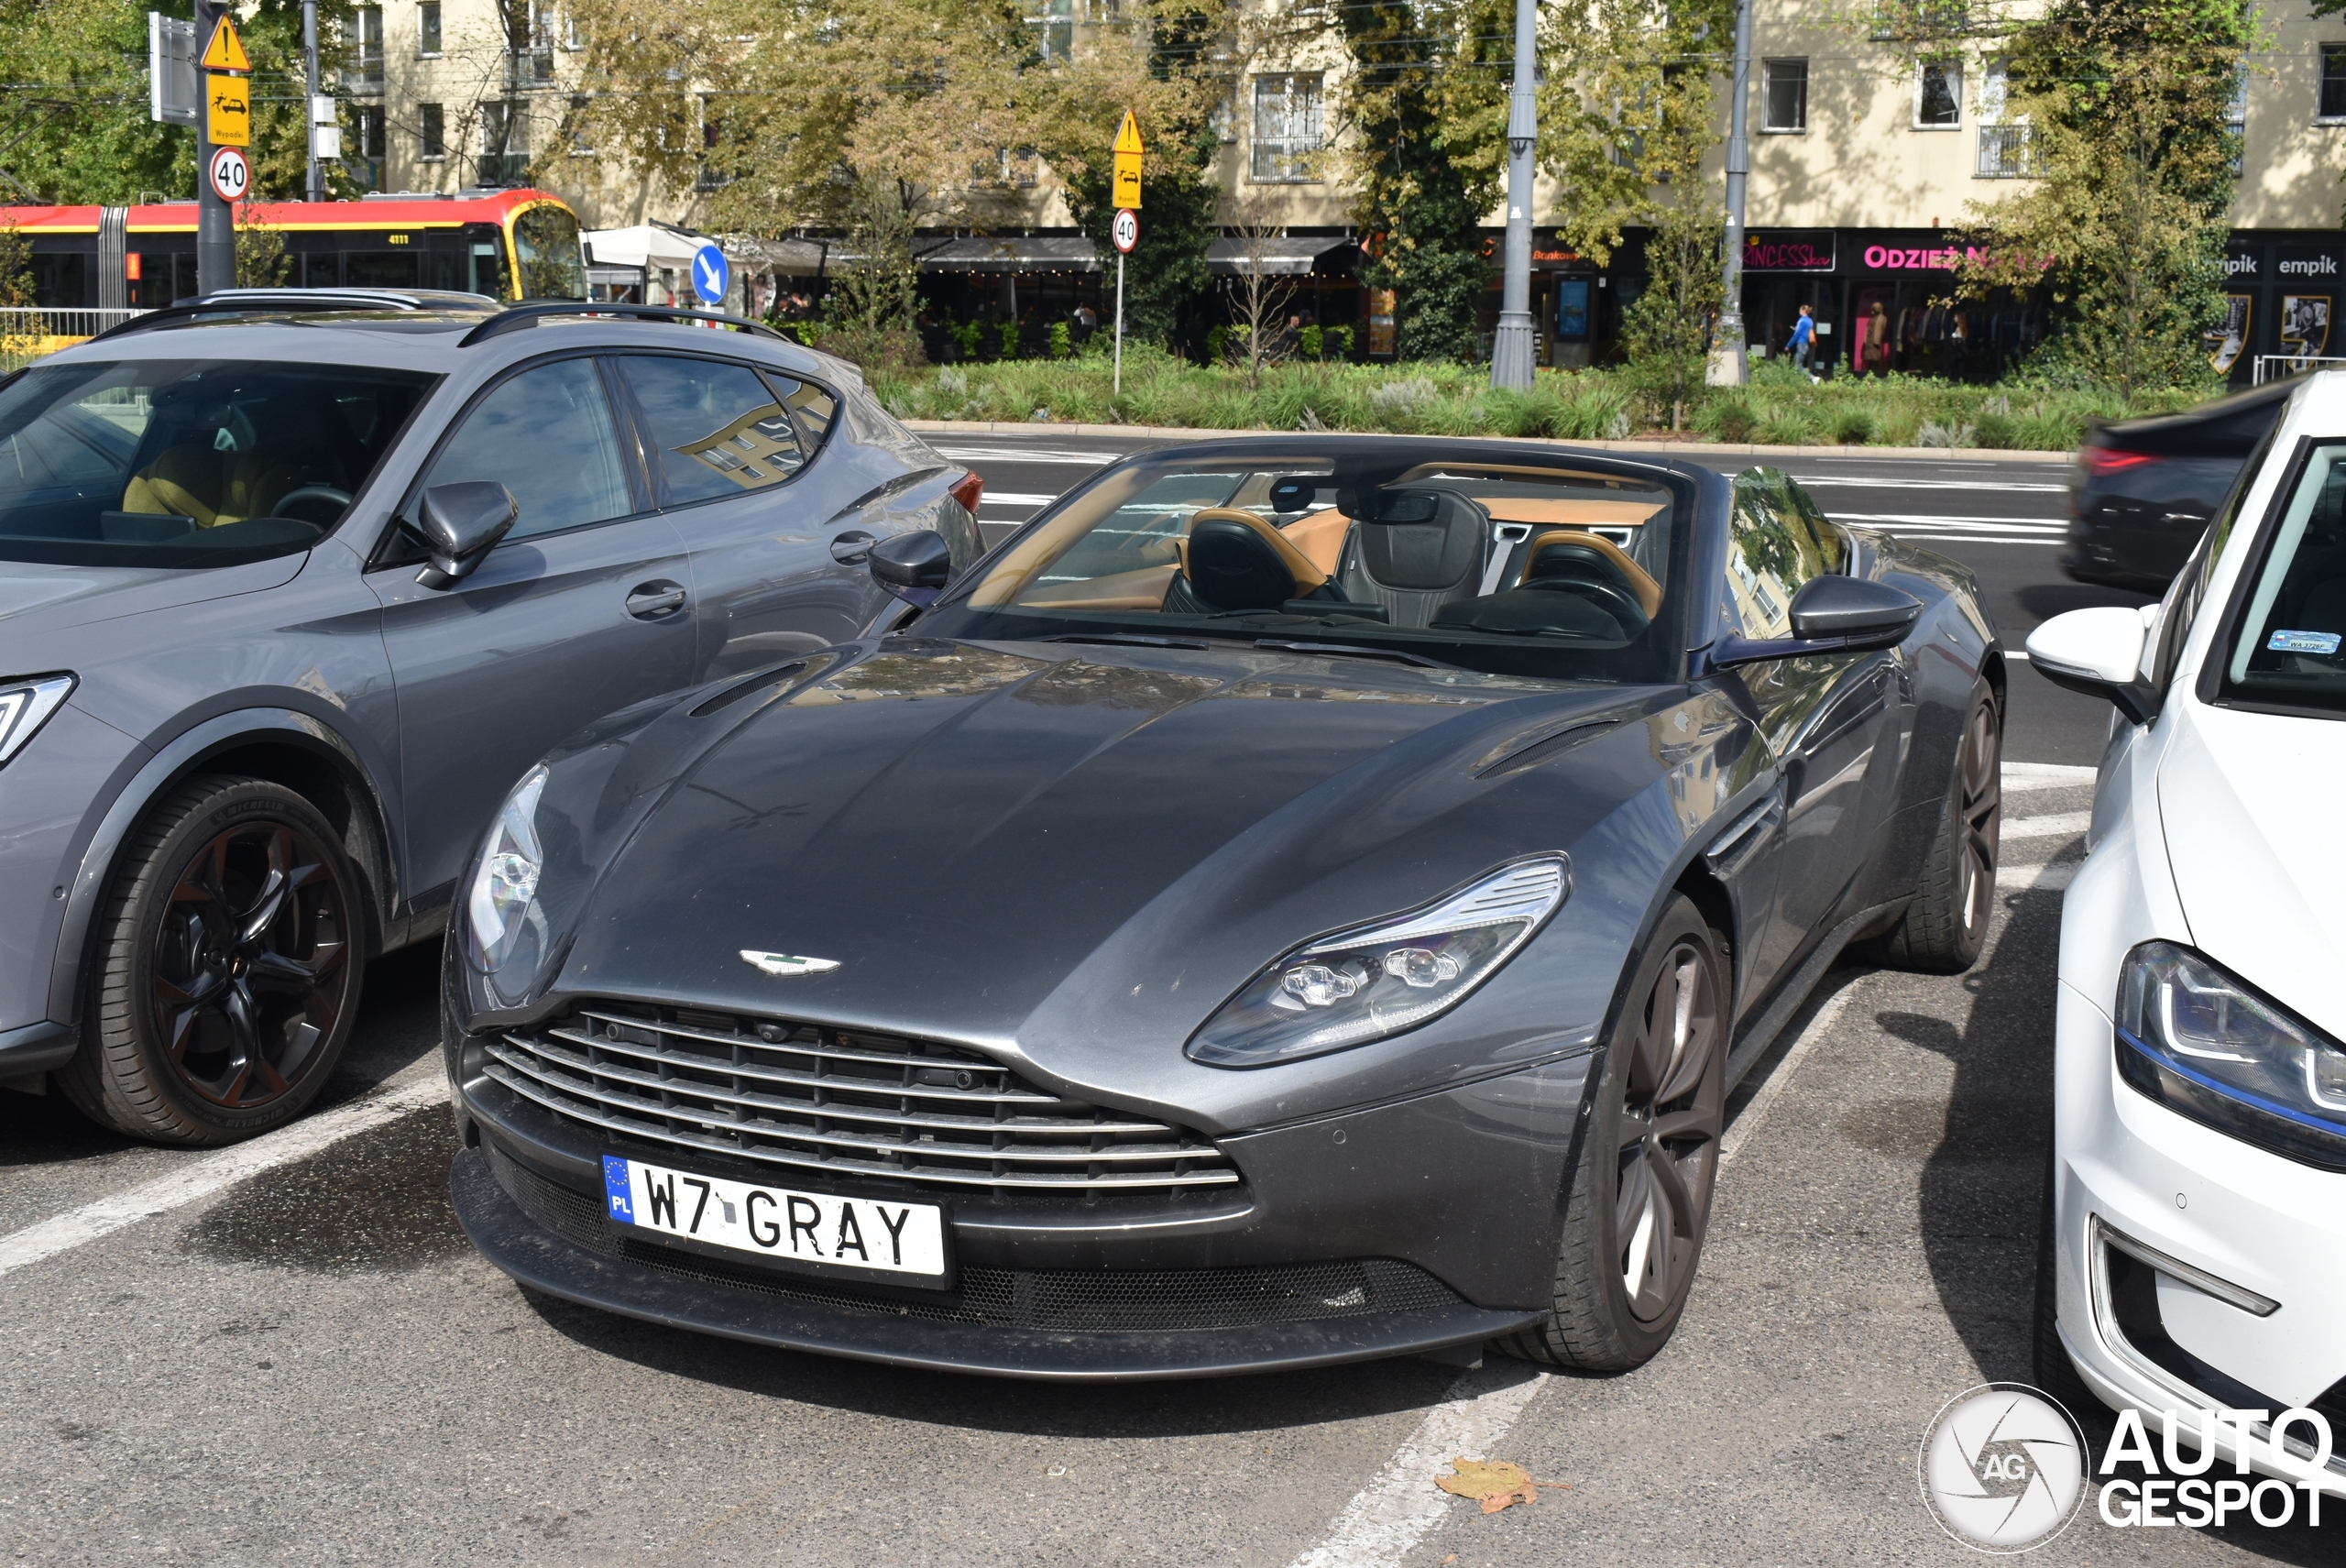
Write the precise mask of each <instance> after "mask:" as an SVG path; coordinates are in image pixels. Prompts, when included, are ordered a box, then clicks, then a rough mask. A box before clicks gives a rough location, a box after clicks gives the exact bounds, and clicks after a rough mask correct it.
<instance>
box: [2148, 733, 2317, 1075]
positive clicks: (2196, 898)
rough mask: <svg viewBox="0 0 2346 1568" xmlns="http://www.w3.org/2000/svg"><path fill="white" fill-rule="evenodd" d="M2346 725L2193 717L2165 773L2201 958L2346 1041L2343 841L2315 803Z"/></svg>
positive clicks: (2168, 810)
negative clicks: (2204, 956)
mask: <svg viewBox="0 0 2346 1568" xmlns="http://www.w3.org/2000/svg"><path fill="white" fill-rule="evenodd" d="M2341 777H2346V724H2341V723H2340V722H2338V721H2337V720H2336V719H2325V718H2289V717H2286V716H2282V715H2276V714H2264V713H2247V712H2243V711H2241V710H2239V709H2236V708H2223V707H2193V708H2192V709H2191V710H2190V711H2189V713H2188V715H2187V722H2185V723H2184V724H2183V725H2181V726H2179V727H2178V729H2177V732H2176V739H2175V742H2174V744H2173V746H2172V747H2171V748H2170V749H2169V751H2168V752H2167V755H2166V757H2165V761H2164V762H2162V763H2161V764H2160V767H2159V783H2158V790H2159V815H2160V817H2161V818H2162V819H2163V821H2164V823H2165V833H2166V851H2167V861H2168V863H2169V864H2170V865H2171V866H2172V867H2173V868H2174V872H2175V884H2176V896H2177V897H2178V899H2179V900H2180V901H2181V903H2182V905H2183V915H2184V918H2185V920H2186V921H2187V922H2188V923H2189V925H2190V927H2191V938H2192V941H2193V943H2194V945H2195V946H2197V947H2198V948H2199V949H2200V950H2201V951H2202V952H2205V953H2206V954H2207V955H2208V956H2209V958H2212V959H2215V960H2216V961H2217V962H2218V963H2220V964H2222V965H2223V966H2224V967H2225V968H2227V969H2229V970H2232V971H2233V972H2234V973H2236V974H2238V975H2239V976H2240V977H2241V978H2242V980H2245V981H2248V982H2249V983H2250V984H2252V985H2253V986H2255V987H2256V988H2257V989H2258V990H2260V991H2262V992H2264V993H2265V994H2266V995H2268V996H2270V997H2272V998H2274V999H2275V1001H2277V1002H2279V1003H2282V1005H2284V1006H2286V1007H2287V1008H2289V1009H2290V1010H2291V1011H2292V1012H2294V1013H2296V1014H2298V1015H2299V1016H2301V1017H2303V1018H2305V1019H2307V1020H2308V1022H2310V1023H2312V1024H2313V1025H2316V1026H2317V1027H2319V1028H2320V1029H2322V1030H2323V1031H2324V1032H2326V1033H2327V1034H2328V1035H2329V1036H2330V1038H2332V1039H2335V1040H2346V987H2341V986H2340V985H2339V983H2338V976H2339V974H2340V973H2341V970H2346V904H2341V902H2340V900H2339V897H2338V890H2339V888H2340V887H2341V886H2346V839H2341V837H2340V836H2339V834H2338V833H2337V832H2335V831H2334V830H2333V828H2332V827H2331V825H2330V813H2329V812H2328V811H2326V810H2324V809H2322V808H2321V807H2320V805H2319V803H2320V802H2321V801H2322V800H2324V799H2328V798H2330V795H2329V792H2330V790H2331V789H2333V788H2335V787H2336V783H2335V781H2336V780H2338V779H2340V778H2341Z"/></svg>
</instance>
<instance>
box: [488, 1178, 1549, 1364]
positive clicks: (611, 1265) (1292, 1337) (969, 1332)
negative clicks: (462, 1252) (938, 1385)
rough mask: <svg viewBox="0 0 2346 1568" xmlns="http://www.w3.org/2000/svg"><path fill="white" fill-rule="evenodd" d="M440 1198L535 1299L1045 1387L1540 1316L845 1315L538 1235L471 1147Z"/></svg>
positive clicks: (1368, 1346) (1482, 1333) (1443, 1342)
mask: <svg viewBox="0 0 2346 1568" xmlns="http://www.w3.org/2000/svg"><path fill="white" fill-rule="evenodd" d="M450 1196H451V1197H452V1199H453V1200H454V1201H455V1210H456V1218H457V1220H458V1222H459V1223H462V1224H463V1226H464V1228H465V1234H466V1235H467V1236H468V1237H470V1238H471V1240H472V1243H473V1245H475V1246H476V1247H477V1248H479V1249H480V1252H481V1255H483V1256H484V1257H486V1258H488V1260H489V1262H491V1263H493V1264H495V1265H496V1266H498V1267H499V1268H501V1269H503V1270H504V1271H505V1272H506V1273H507V1274H509V1275H511V1276H512V1277H514V1278H515V1279H516V1280H518V1281H520V1282H521V1284H523V1285H525V1286H528V1287H529V1288H532V1289H533V1290H542V1291H543V1292H545V1293H546V1294H547V1295H550V1296H557V1297H560V1298H562V1299H565V1300H568V1301H576V1302H579V1303H580V1304H582V1305H585V1306H589V1307H597V1308H600V1309H602V1310H605V1311H611V1312H618V1313H621V1314H623V1315H625V1316H628V1317H631V1318H640V1319H641V1320H643V1321H646V1322H654V1323H663V1324H666V1325H667V1326H669V1327H671V1328H679V1329H691V1330H694V1331H696V1332H701V1333H710V1334H719V1335H722V1336H724V1337H726V1338H728V1339H736V1340H744V1341H747V1342H749V1343H753V1344H765V1345H773V1346H775V1347H777V1348H779V1349H784V1350H804V1351H813V1352H816V1353H817V1354H823V1355H838V1356H846V1357H850V1358H851V1359H854V1360H858V1361H872V1362H880V1363H882V1364H884V1365H891V1366H912V1367H922V1368H926V1369H929V1370H934V1371H944V1372H974V1373H984V1374H990V1375H992V1376H1003V1377H1027V1378H1036V1379H1039V1380H1043V1381H1048V1382H1064V1383H1117V1382H1135V1381H1142V1380H1148V1379H1160V1378H1176V1377H1218V1376H1230V1375H1232V1374H1235V1373H1242V1372H1282V1371H1297V1370H1300V1369H1303V1368H1307V1367H1313V1366H1332V1365H1342V1364H1343V1363H1346V1362H1355V1361H1374V1360H1377V1359H1380V1358H1383V1357H1386V1356H1394V1355H1409V1354H1419V1353H1421V1352H1425V1351H1432V1350H1444V1349H1448V1348H1450V1347H1452V1346H1454V1345H1462V1344H1475V1343H1481V1342H1482V1341H1484V1340H1486V1339H1495V1338H1498V1337H1501V1336H1503V1335H1507V1334H1511V1333H1516V1332H1521V1331H1522V1330H1525V1329H1529V1328H1532V1327H1535V1326H1537V1325H1538V1324H1539V1323H1540V1322H1541V1321H1544V1314H1542V1313H1539V1312H1521V1311H1494V1310H1488V1309H1485V1308H1481V1307H1475V1306H1472V1305H1468V1304H1464V1303H1462V1304H1460V1305H1458V1306H1455V1307H1443V1308H1437V1309H1432V1310H1424V1311H1411V1312H1390V1313H1377V1314H1367V1315H1363V1316H1359V1317H1350V1318H1338V1319H1323V1320H1319V1321H1307V1322H1290V1323H1263V1324H1250V1325H1247V1326H1244V1327H1237V1328H1221V1329H1212V1330H1195V1329H1185V1330H1178V1331H1160V1332H1096V1331H1081V1332H1072V1331H1071V1332H1033V1331H1028V1330H1022V1329H1009V1328H998V1327H991V1326H983V1325H972V1324H964V1323H948V1322H937V1321H930V1320H926V1319H921V1318H915V1317H909V1316H899V1315H897V1314H894V1313H891V1312H887V1311H885V1310H843V1309H839V1308H833V1307H826V1306H822V1305H819V1304H815V1303H810V1302H803V1301H795V1300H789V1299H776V1298H773V1297H771V1296H767V1295H763V1294H761V1293H758V1292H756V1291H751V1290H746V1289H740V1288H732V1287H729V1286H726V1285H722V1284H717V1283H711V1282H707V1281H700V1280H681V1279H677V1278H674V1277H670V1276H668V1275H666V1274H663V1273H662V1272H660V1271H658V1270H656V1269H652V1268H647V1267H644V1266H641V1265H637V1264H633V1263H630V1262H629V1261H627V1260H625V1259H621V1258H611V1257H604V1256H598V1255H596V1254H594V1253H591V1252H588V1251H586V1249H584V1248H582V1247H580V1246H578V1245H575V1244H573V1243H571V1242H569V1241H567V1240H565V1239H564V1238H563V1237H561V1236H558V1235H556V1234H554V1233H552V1232H550V1231H548V1230H545V1229H544V1228H543V1227H542V1226H540V1225H539V1224H538V1223H536V1222H535V1221H533V1220H532V1219H531V1218H530V1216H529V1215H527V1214H525V1213H523V1212H522V1211H521V1207H520V1205H518V1204H517V1203H515V1202H514V1201H513V1200H512V1199H511V1198H510V1197H509V1196H508V1195H507V1194H506V1192H505V1191H504V1190H503V1189H502V1188H500V1187H499V1185H498V1183H497V1179H496V1177H495V1176H494V1175H492V1174H491V1172H490V1170H489V1166H488V1157H486V1156H485V1155H484V1154H483V1153H482V1152H481V1151H480V1150H478V1149H465V1150H463V1151H461V1152H459V1153H458V1154H457V1156H456V1159H455V1168H454V1169H453V1170H452V1171H451V1173H450Z"/></svg>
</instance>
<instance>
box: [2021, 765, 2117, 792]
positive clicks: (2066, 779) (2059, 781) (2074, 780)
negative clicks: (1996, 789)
mask: <svg viewBox="0 0 2346 1568" xmlns="http://www.w3.org/2000/svg"><path fill="white" fill-rule="evenodd" d="M2094 773H2095V770H2094V769H2092V768H2081V767H2077V766H2076V765H2075V764H2073V763H2068V762H2006V763H2005V764H2004V777H2003V786H2004V793H2005V794H2006V795H2015V794H2018V793H2020V792H2022V791H2023V790H2033V789H2091V788H2092V787H2093V780H2094Z"/></svg>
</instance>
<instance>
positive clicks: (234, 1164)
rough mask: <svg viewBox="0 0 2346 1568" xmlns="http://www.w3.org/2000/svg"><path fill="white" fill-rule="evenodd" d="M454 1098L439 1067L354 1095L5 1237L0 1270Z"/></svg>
mask: <svg viewBox="0 0 2346 1568" xmlns="http://www.w3.org/2000/svg"><path fill="white" fill-rule="evenodd" d="M447 1097H448V1081H447V1079H446V1078H445V1076H444V1075H443V1074H442V1073H440V1072H438V1071H436V1070H435V1071H433V1073H432V1074H431V1075H430V1076H429V1077H426V1078H422V1079H419V1080H416V1081H415V1082H413V1083H410V1084H406V1085H403V1086H401V1087H400V1088H398V1089H393V1090H389V1091H386V1092H383V1093H379V1094H372V1095H368V1096H367V1098H365V1099H363V1100H354V1101H352V1102H350V1103H349V1104H347V1105H339V1106H336V1107H335V1108H334V1109H333V1110H331V1111H323V1112H321V1113H318V1114H317V1115H314V1116H310V1117H306V1118H304V1119H303V1120H301V1121H299V1122H296V1123H294V1124H292V1125H291V1126H289V1127H283V1128H280V1129H279V1130H278V1131H276V1132H274V1133H269V1134H267V1135H264V1136H261V1137H258V1138H255V1139H253V1140H252V1142H250V1143H247V1144H238V1145H236V1146H235V1147H234V1148H225V1149H222V1150H221V1151H220V1152H219V1153H218V1154H214V1155H207V1156H205V1157H203V1158H202V1159H198V1160H196V1161H194V1162H193V1163H192V1164H189V1165H186V1166H182V1167H181V1168H179V1169H178V1170H175V1171H173V1172H171V1174H170V1175H169V1176H159V1177H157V1178H156V1179H154V1180H152V1181H148V1182H142V1183H140V1184H139V1185H138V1186H137V1187H134V1188H132V1189H130V1190H128V1191H126V1192H117V1193H115V1194H114V1195H113V1196H112V1197H109V1198H101V1199H99V1200H97V1201H95V1202H92V1203H84V1204H82V1206H81V1207H80V1208H78V1209H70V1210H68V1211H66V1212H64V1213H62V1214H60V1215H58V1216H56V1217H55V1218H54V1219H49V1220H43V1221H41V1222H40V1223H38V1224H33V1225H27V1226H26V1227H25V1228H24V1229H23V1230H21V1231H15V1232H12V1233H10V1234H7V1235H5V1236H0V1275H5V1274H11V1273H14V1272H15V1271H16V1270H17V1269H19V1268H24V1267H27V1266H30V1265H32V1264H36V1263H38V1262H40V1261H41V1260H42V1259H43V1258H49V1257H55V1256H56V1255H58V1254H59V1253H61V1252H70V1251H71V1250H72V1249H73V1248H75V1247H77V1246H80V1245H82V1244H83V1243H84V1242H93V1241H96V1240H97V1239H98V1238H99V1237H100V1236H103V1235H106V1234H110V1233H112V1232H115V1231H118V1230H120V1229H122V1228H123V1227H124V1226H125V1225H135V1224H137V1223H138V1222H139V1221H141V1220H146V1219H151V1218H153V1217H154V1216H155V1215H157V1214H167V1213H169V1212H171V1211H172V1210H174V1209H183V1208H185V1207H186V1206H187V1205H188V1204H190V1203H194V1202H200V1201H203V1199H206V1198H209V1197H211V1196H212V1195H213V1194H214V1193H215V1192H217V1191H219V1190H221V1189H223V1188H225V1187H233V1186H234V1185H236V1183H237V1182H239V1181H242V1180H244V1179H246V1178H247V1177H251V1176H258V1175H259V1174H260V1173H261V1172H262V1171H265V1170H271V1169H274V1168H277V1167H278V1166H280V1165H287V1164H290V1163H291V1162H292V1161H294V1160H297V1159H300V1158H301V1157H304V1156H306V1155H313V1154H315V1153H317V1152H318V1151H319V1150H320V1149H323V1148H328V1147H331V1146H334V1145H335V1144H338V1143H340V1142H341V1141H342V1140H343V1139H345V1138H348V1137H355V1136H356V1135H358V1134H360V1133H363V1132H366V1131H367V1130H368V1129H370V1128H373V1127H379V1126H381V1125H382V1124H384V1123H386V1122H393V1121H397V1120H398V1119H399V1118H400V1117H401V1116H404V1115H406V1114H407V1113H409V1112H411V1111H413V1110H415V1109H416V1108H417V1107H419V1106H422V1105H430V1104H432V1103H433V1102H440V1101H444V1100H446V1099H447Z"/></svg>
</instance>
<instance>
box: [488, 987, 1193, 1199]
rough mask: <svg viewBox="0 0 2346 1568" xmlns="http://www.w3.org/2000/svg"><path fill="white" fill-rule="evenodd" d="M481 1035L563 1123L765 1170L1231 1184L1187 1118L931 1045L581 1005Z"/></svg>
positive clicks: (1150, 1189)
mask: <svg viewBox="0 0 2346 1568" xmlns="http://www.w3.org/2000/svg"><path fill="white" fill-rule="evenodd" d="M480 1044H481V1045H482V1047H483V1049H484V1051H485V1054H486V1060H485V1061H484V1062H483V1063H482V1070H483V1071H484V1072H485V1073H486V1074H487V1075H488V1077H489V1078H491V1079H493V1080H496V1081H497V1082H499V1083H500V1084H502V1085H504V1086H505V1087H506V1088H507V1089H509V1090H510V1091H513V1092H514V1093H515V1094H518V1095H520V1096H521V1097H522V1098H523V1099H525V1100H529V1101H532V1102H534V1103H536V1104H538V1105H540V1106H542V1107H543V1108H544V1109H545V1110H547V1111H550V1112H552V1113H554V1114H555V1115H556V1116H559V1117H561V1118H563V1119H564V1120H565V1121H569V1122H573V1123H577V1124H585V1125H586V1126H590V1127H595V1128H597V1129H600V1130H601V1131H604V1132H607V1133H614V1134H619V1135H623V1136H626V1137H631V1138H639V1139H641V1140H644V1141H645V1142H648V1143H653V1144H664V1145H668V1146H673V1147H675V1148H680V1149H690V1150H696V1151H702V1152H706V1153H710V1154H721V1155H726V1156H729V1157H734V1158H737V1159H746V1160H751V1161H754V1162H756V1163H758V1164H760V1165H762V1166H769V1167H775V1168H788V1169H791V1170H800V1171H816V1172H822V1173H827V1174H829V1175H833V1176H839V1177H849V1176H852V1177H866V1178H874V1179H882V1180H885V1181H889V1182H912V1183H915V1184H918V1185H920V1186H922V1187H924V1188H931V1189H935V1188H944V1189H961V1190H970V1189H989V1190H994V1191H997V1192H1001V1191H1012V1190H1016V1191H1026V1192H1035V1191H1042V1192H1051V1193H1063V1194H1073V1195H1078V1196H1083V1195H1104V1194H1112V1193H1113V1194H1126V1193H1159V1194H1161V1193H1167V1192H1179V1191H1187V1190H1196V1189H1211V1188H1216V1187H1230V1186H1233V1185H1235V1184H1236V1183H1237V1181H1238V1179H1239V1177H1238V1172H1237V1171H1236V1169H1234V1168H1233V1167H1232V1165H1231V1163H1230V1161H1229V1160H1228V1159H1227V1158H1226V1157H1224V1156H1223V1155H1222V1151H1221V1150H1220V1149H1219V1148H1217V1147H1215V1146H1214V1145H1213V1144H1212V1143H1211V1141H1209V1140H1207V1139H1205V1138H1202V1137H1200V1136H1199V1135H1197V1134H1195V1133H1192V1132H1190V1131H1189V1130H1188V1129H1186V1128H1182V1127H1175V1126H1168V1125H1167V1124H1164V1123H1161V1122H1151V1121H1145V1120H1141V1119H1138V1118H1135V1117H1132V1116H1127V1115H1124V1114H1123V1113H1119V1112H1115V1111H1110V1110H1104V1109H1102V1108H1101V1107H1099V1106H1094V1105H1086V1104H1083V1103H1081V1102H1077V1101H1072V1100H1065V1099H1061V1098H1060V1097H1059V1096H1058V1095H1055V1094H1051V1093H1047V1092H1046V1091H1042V1090H1039V1089H1036V1088H1035V1087H1033V1086H1032V1085H1030V1084H1028V1083H1026V1082H1025V1080H1022V1079H1020V1078H1019V1077H1018V1076H1017V1075H1016V1074H1015V1073H1014V1072H1012V1071H1011V1070H1010V1069H1008V1068H1005V1067H1003V1065H1002V1064H1001V1063H999V1062H997V1061H994V1060H993V1059H992V1058H988V1057H985V1056H981V1055H980V1054H978V1053H977V1052H975V1051H970V1050H964V1049H962V1048H960V1047H955V1046H948V1045H941V1044H938V1043H937V1042H934V1041H927V1040H912V1039H905V1038H903V1037H901V1036H890V1035H876V1034H868V1033H865V1032H863V1031H861V1030H844V1029H826V1028H817V1027H816V1026H814V1025H807V1024H795V1023H789V1022H784V1021H781V1020H777V1019H772V1018H751V1017H737V1016H733V1015H729V1014H707V1013H697V1012H693V1011H689V1010H681V1009H676V1008H650V1007H642V1006H637V1005H634V1004H630V1003H586V1004H584V1005H581V1006H578V1007H576V1008H574V1009H573V1010H572V1011H571V1012H569V1013H567V1014H564V1015H562V1016H559V1017H555V1018H552V1019H548V1020H546V1021H544V1022H542V1023H539V1024H535V1025H531V1026H529V1027H527V1028H523V1029H515V1030H510V1031H508V1032H506V1033H504V1034H501V1035H496V1036H487V1037H485V1038H483V1039H482V1040H481V1042H480Z"/></svg>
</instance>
